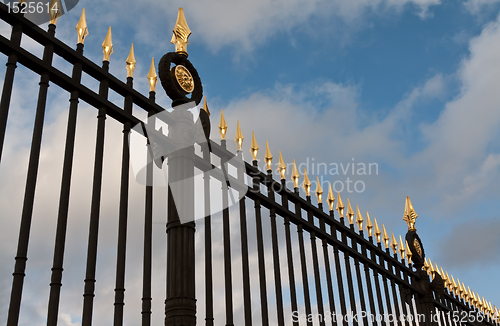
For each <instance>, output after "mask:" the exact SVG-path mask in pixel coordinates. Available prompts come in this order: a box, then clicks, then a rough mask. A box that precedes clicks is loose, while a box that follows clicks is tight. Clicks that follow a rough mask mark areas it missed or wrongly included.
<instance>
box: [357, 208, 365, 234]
mask: <svg viewBox="0 0 500 326" xmlns="http://www.w3.org/2000/svg"><path fill="white" fill-rule="evenodd" d="M363 221H364V219H363V216H362V215H361V212H360V211H359V206H358V205H356V224H357V225H358V228H359V231H360V232H361V231H363Z"/></svg>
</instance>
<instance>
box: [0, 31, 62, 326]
mask: <svg viewBox="0 0 500 326" xmlns="http://www.w3.org/2000/svg"><path fill="white" fill-rule="evenodd" d="M17 32H20V33H22V31H20V30H19V31H17ZM12 33H13V34H14V28H13V31H12ZM13 37H16V38H17V37H18V38H19V40H20V37H21V36H20V35H17V36H14V35H13ZM53 52H54V47H53V45H52V44H51V43H48V44H47V45H45V48H44V51H43V62H44V63H45V64H47V65H51V64H52V56H53ZM9 67H11V73H12V75H11V77H12V79H10V76H7V75H6V82H13V78H14V70H13V69H14V68H15V62H14V64H13V65H12V61H11V64H9V65H8V66H7V69H9ZM7 77H9V80H7ZM39 85H40V88H39V90H38V102H37V106H36V113H35V124H34V126H33V136H32V140H31V150H30V157H29V163H28V174H27V178H26V187H25V191H24V202H23V210H22V213H21V225H20V228H19V239H18V245H17V254H16V257H15V260H16V263H15V265H14V273H13V274H12V275H13V276H14V278H13V281H12V292H11V297H10V305H9V314H8V317H7V325H8V326H15V325H17V324H18V322H19V312H20V308H21V296H22V292H23V284H24V276H25V275H26V274H25V271H26V261H27V260H28V257H27V256H28V243H29V237H30V229H31V219H32V216H33V204H34V200H35V188H36V181H37V175H38V165H39V161H40V149H41V145H42V132H43V122H44V117H45V108H46V106H47V92H48V88H49V74H48V73H46V72H44V73H42V74H41V75H40V83H39ZM4 86H5V85H4ZM8 88H9V89H8V90H7V92H9V91H12V85H10V87H8ZM2 101H3V96H2ZM9 101H10V94H9V96H8V98H7V100H6V102H4V103H3V104H4V105H6V108H5V107H4V108H2V111H3V110H5V109H8V106H9ZM5 119H7V112H5ZM0 128H2V127H0ZM0 134H1V133H0ZM2 138H3V136H2ZM2 142H3V139H2Z"/></svg>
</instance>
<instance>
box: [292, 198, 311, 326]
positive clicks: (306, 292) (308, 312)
mask: <svg viewBox="0 0 500 326" xmlns="http://www.w3.org/2000/svg"><path fill="white" fill-rule="evenodd" d="M294 191H295V193H296V194H297V195H298V193H299V188H294ZM301 213H302V209H301V207H300V203H299V202H298V201H297V202H296V203H295V214H296V215H297V219H298V220H301V219H302V216H301ZM297 232H298V235H299V253H300V266H301V271H302V273H301V274H302V288H303V290H304V303H305V307H306V316H311V299H310V296H309V281H308V279H307V264H306V253H305V249H304V234H303V231H302V223H300V224H297ZM307 325H309V326H311V325H312V321H311V320H310V318H307Z"/></svg>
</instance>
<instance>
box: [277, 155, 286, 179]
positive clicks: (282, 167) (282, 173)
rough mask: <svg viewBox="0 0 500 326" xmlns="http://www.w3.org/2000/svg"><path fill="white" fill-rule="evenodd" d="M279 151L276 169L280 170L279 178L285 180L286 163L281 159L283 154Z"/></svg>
mask: <svg viewBox="0 0 500 326" xmlns="http://www.w3.org/2000/svg"><path fill="white" fill-rule="evenodd" d="M279 153H280V160H279V163H278V170H279V171H280V176H281V180H285V172H286V164H285V161H283V156H281V151H279Z"/></svg>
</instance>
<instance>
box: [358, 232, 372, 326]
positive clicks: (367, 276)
mask: <svg viewBox="0 0 500 326" xmlns="http://www.w3.org/2000/svg"><path fill="white" fill-rule="evenodd" d="M369 241H370V242H373V239H372V237H371V236H370V237H369ZM361 253H362V254H363V256H365V257H367V258H368V255H367V252H366V244H364V243H362V244H361ZM371 256H373V252H371ZM363 265H364V267H365V268H364V270H365V280H366V289H367V290H368V301H369V304H370V313H371V314H372V315H374V314H375V302H374V301H373V288H372V281H371V278H370V268H369V267H368V264H366V263H364V264H363ZM371 324H372V325H373V324H374V322H373V321H372V323H371Z"/></svg>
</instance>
